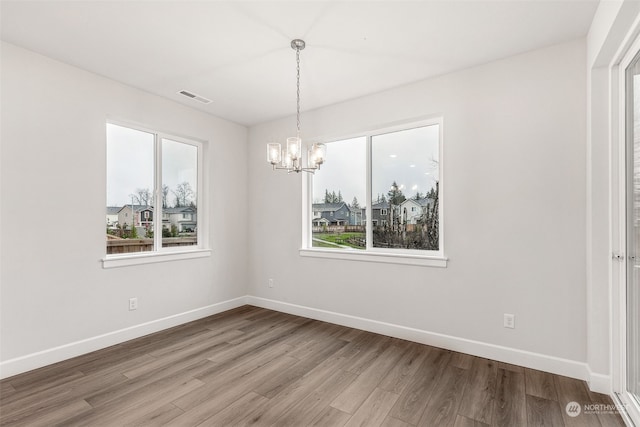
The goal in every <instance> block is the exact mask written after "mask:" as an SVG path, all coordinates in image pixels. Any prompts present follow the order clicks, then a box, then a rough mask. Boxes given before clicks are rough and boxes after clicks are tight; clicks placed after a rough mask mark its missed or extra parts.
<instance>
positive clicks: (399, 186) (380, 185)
mask: <svg viewBox="0 0 640 427" xmlns="http://www.w3.org/2000/svg"><path fill="white" fill-rule="evenodd" d="M441 144H442V120H441V119H440V118H438V119H433V120H428V121H426V120H425V121H422V122H418V123H412V124H409V125H405V126H400V127H394V128H387V129H382V130H378V131H373V132H364V133H363V135H362V136H361V137H357V138H351V139H345V140H338V141H335V142H330V143H328V144H327V149H328V150H329V151H330V153H331V154H330V159H331V160H330V161H327V163H326V164H324V165H323V166H322V169H321V170H320V171H319V172H317V173H316V174H315V175H312V176H311V177H310V181H311V184H310V185H309V190H310V191H309V194H310V198H311V200H310V202H311V203H310V204H311V208H312V209H311V210H309V212H313V213H314V214H315V213H316V212H321V211H322V209H327V211H328V210H329V208H330V207H331V205H332V204H335V203H346V208H347V212H348V213H347V214H346V215H344V218H343V217H342V214H341V210H340V211H336V217H335V218H331V217H332V215H327V216H323V217H325V218H328V219H329V220H330V224H327V225H316V224H318V221H316V222H315V224H312V215H309V216H308V221H307V222H308V224H312V226H311V230H310V232H309V233H308V234H307V236H306V238H307V241H308V243H310V244H306V245H305V247H307V248H310V249H311V248H314V249H315V248H318V249H320V248H321V251H320V252H322V253H325V254H326V253H327V252H331V251H336V252H341V254H344V253H346V252H351V253H354V252H358V253H361V254H377V255H390V256H393V257H397V256H405V257H409V258H412V257H413V258H420V257H422V258H434V259H436V258H437V259H439V260H444V258H443V245H442V221H441V212H442V203H441V199H442V197H441V191H442V190H441V188H442V186H441V174H440V165H441ZM367 159H368V160H367ZM335 208H338V207H337V206H335ZM307 209H308V208H307ZM332 212H333V211H332ZM327 213H329V212H327ZM354 250H356V251H354ZM320 252H318V253H320ZM301 253H302V254H303V255H310V256H325V255H317V254H315V255H314V254H313V253H312V252H309V253H307V252H304V250H303V251H301ZM401 263H405V262H401ZM417 263H419V262H417ZM433 265H436V264H433ZM437 265H441V264H437Z"/></svg>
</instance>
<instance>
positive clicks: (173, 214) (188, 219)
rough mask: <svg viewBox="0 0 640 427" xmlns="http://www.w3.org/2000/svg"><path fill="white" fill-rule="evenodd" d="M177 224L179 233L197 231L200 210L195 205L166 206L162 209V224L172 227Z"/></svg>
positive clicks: (165, 226)
mask: <svg viewBox="0 0 640 427" xmlns="http://www.w3.org/2000/svg"><path fill="white" fill-rule="evenodd" d="M172 225H175V226H176V227H177V228H178V232H179V233H187V232H193V231H196V227H197V225H198V211H197V209H196V208H195V207H193V206H183V207H179V208H164V209H163V210H162V226H163V227H164V228H170V227H171V226H172Z"/></svg>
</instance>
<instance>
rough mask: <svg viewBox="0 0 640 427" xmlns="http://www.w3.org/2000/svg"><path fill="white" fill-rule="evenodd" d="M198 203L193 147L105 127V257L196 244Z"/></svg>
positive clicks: (133, 131) (195, 162)
mask: <svg viewBox="0 0 640 427" xmlns="http://www.w3.org/2000/svg"><path fill="white" fill-rule="evenodd" d="M158 157H159V158H161V160H162V161H161V162H158V161H157V160H158ZM158 163H160V167H156V165H157V164H158ZM155 183H160V184H159V186H158V188H156V184H155ZM197 202H198V145H197V143H195V142H194V143H188V142H179V141H175V140H173V139H168V138H162V137H160V136H159V135H158V134H155V133H152V132H147V131H142V130H138V129H132V128H128V127H124V126H119V125H115V124H112V123H108V124H107V206H106V215H107V218H106V221H107V222H106V239H107V241H106V245H107V247H106V249H107V255H112V254H123V253H134V252H148V251H155V250H157V248H159V247H163V248H172V247H182V246H194V245H197V243H198V241H197ZM158 223H160V224H161V226H159V227H157V226H156V224H158ZM157 231H158V234H157V236H156V232H157Z"/></svg>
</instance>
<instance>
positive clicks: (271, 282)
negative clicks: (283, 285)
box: [268, 279, 273, 288]
mask: <svg viewBox="0 0 640 427" xmlns="http://www.w3.org/2000/svg"><path fill="white" fill-rule="evenodd" d="M268 285H269V287H270V288H273V279H269V282H268Z"/></svg>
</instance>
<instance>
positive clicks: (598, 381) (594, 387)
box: [587, 365, 613, 395]
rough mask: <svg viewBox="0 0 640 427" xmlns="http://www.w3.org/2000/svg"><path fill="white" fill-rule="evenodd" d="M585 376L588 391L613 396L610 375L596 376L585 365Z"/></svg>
mask: <svg viewBox="0 0 640 427" xmlns="http://www.w3.org/2000/svg"><path fill="white" fill-rule="evenodd" d="M587 374H588V379H587V383H589V389H590V390H591V391H595V392H596V393H602V394H609V395H613V383H612V381H611V375H604V374H597V373H595V372H592V371H591V368H590V367H589V365H587Z"/></svg>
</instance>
